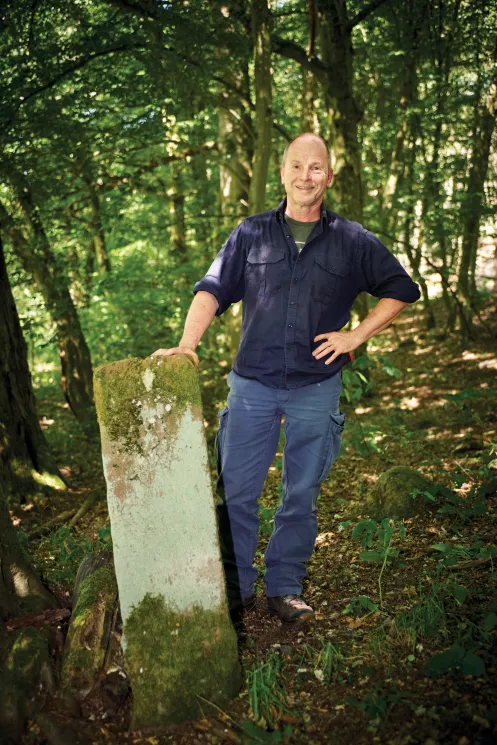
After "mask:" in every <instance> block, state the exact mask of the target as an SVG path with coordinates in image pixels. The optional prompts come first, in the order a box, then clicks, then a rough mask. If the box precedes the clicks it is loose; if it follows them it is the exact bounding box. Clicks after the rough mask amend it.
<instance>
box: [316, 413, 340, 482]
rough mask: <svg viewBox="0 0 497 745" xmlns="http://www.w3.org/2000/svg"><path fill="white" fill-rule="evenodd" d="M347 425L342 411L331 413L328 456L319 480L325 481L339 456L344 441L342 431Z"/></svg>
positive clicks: (327, 445) (327, 447)
mask: <svg viewBox="0 0 497 745" xmlns="http://www.w3.org/2000/svg"><path fill="white" fill-rule="evenodd" d="M344 426H345V414H344V413H343V411H340V412H339V413H338V414H331V413H330V424H329V428H328V438H327V442H326V457H325V461H324V464H323V470H322V471H321V475H320V476H319V481H320V482H321V481H324V479H325V478H326V476H327V475H328V472H329V470H330V468H331V466H332V465H333V463H334V462H335V461H336V459H337V458H338V454H339V452H340V445H341V443H342V432H343V428H344Z"/></svg>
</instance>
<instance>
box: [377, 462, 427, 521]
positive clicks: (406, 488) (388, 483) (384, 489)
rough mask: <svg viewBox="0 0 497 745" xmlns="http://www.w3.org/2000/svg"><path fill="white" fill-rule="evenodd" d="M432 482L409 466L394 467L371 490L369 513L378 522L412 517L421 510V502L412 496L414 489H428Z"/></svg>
mask: <svg viewBox="0 0 497 745" xmlns="http://www.w3.org/2000/svg"><path fill="white" fill-rule="evenodd" d="M429 486H431V482H430V481H429V480H428V479H427V478H426V477H425V476H423V475H422V474H421V473H419V472H418V471H415V470H414V469H413V468H408V467H407V466H394V468H390V469H389V470H388V471H385V473H383V474H382V475H381V476H380V478H379V479H378V481H377V482H376V484H375V485H374V486H373V488H372V489H371V491H370V493H369V495H368V499H367V504H368V511H369V513H370V515H371V516H372V517H374V518H375V519H376V520H382V519H383V518H385V517H412V516H413V515H415V514H416V513H417V512H419V509H420V500H417V501H414V500H413V499H412V498H411V497H410V494H411V493H412V492H413V491H414V489H421V490H423V489H427V488H428V487H429Z"/></svg>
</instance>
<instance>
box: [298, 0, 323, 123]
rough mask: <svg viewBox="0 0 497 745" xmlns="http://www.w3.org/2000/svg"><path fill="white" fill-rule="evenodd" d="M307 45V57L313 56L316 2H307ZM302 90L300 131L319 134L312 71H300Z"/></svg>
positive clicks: (311, 0) (314, 82)
mask: <svg viewBox="0 0 497 745" xmlns="http://www.w3.org/2000/svg"><path fill="white" fill-rule="evenodd" d="M308 5H309V44H308V47H307V56H308V57H313V56H314V51H315V50H314V47H315V41H316V0H309V3H308ZM302 76H303V90H302V101H301V105H300V131H301V132H315V133H316V134H319V121H318V118H317V116H316V109H315V106H314V100H315V98H316V82H317V81H316V78H315V76H314V73H313V72H312V70H305V69H303V70H302Z"/></svg>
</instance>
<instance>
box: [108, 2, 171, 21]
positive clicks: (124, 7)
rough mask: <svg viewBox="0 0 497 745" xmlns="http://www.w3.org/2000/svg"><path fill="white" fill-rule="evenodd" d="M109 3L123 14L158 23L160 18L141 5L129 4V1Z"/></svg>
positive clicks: (156, 13) (157, 14)
mask: <svg viewBox="0 0 497 745" xmlns="http://www.w3.org/2000/svg"><path fill="white" fill-rule="evenodd" d="M107 3H108V4H109V5H113V6H114V7H115V8H119V10H121V11H123V13H133V14H134V15H137V16H140V17H141V18H151V19H152V20H154V21H156V20H157V18H158V17H159V13H158V12H155V13H154V12H153V11H152V10H148V9H147V8H144V7H143V6H141V5H135V4H134V3H132V2H129V0H107Z"/></svg>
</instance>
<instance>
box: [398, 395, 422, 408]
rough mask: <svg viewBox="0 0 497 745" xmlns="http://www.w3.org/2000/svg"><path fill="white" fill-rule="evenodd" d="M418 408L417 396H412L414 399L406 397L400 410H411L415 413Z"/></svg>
mask: <svg viewBox="0 0 497 745" xmlns="http://www.w3.org/2000/svg"><path fill="white" fill-rule="evenodd" d="M418 406H419V399H418V398H416V396H412V398H407V396H405V397H404V398H403V399H402V400H401V402H400V408H401V409H409V411H414V409H417V408H418Z"/></svg>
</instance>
